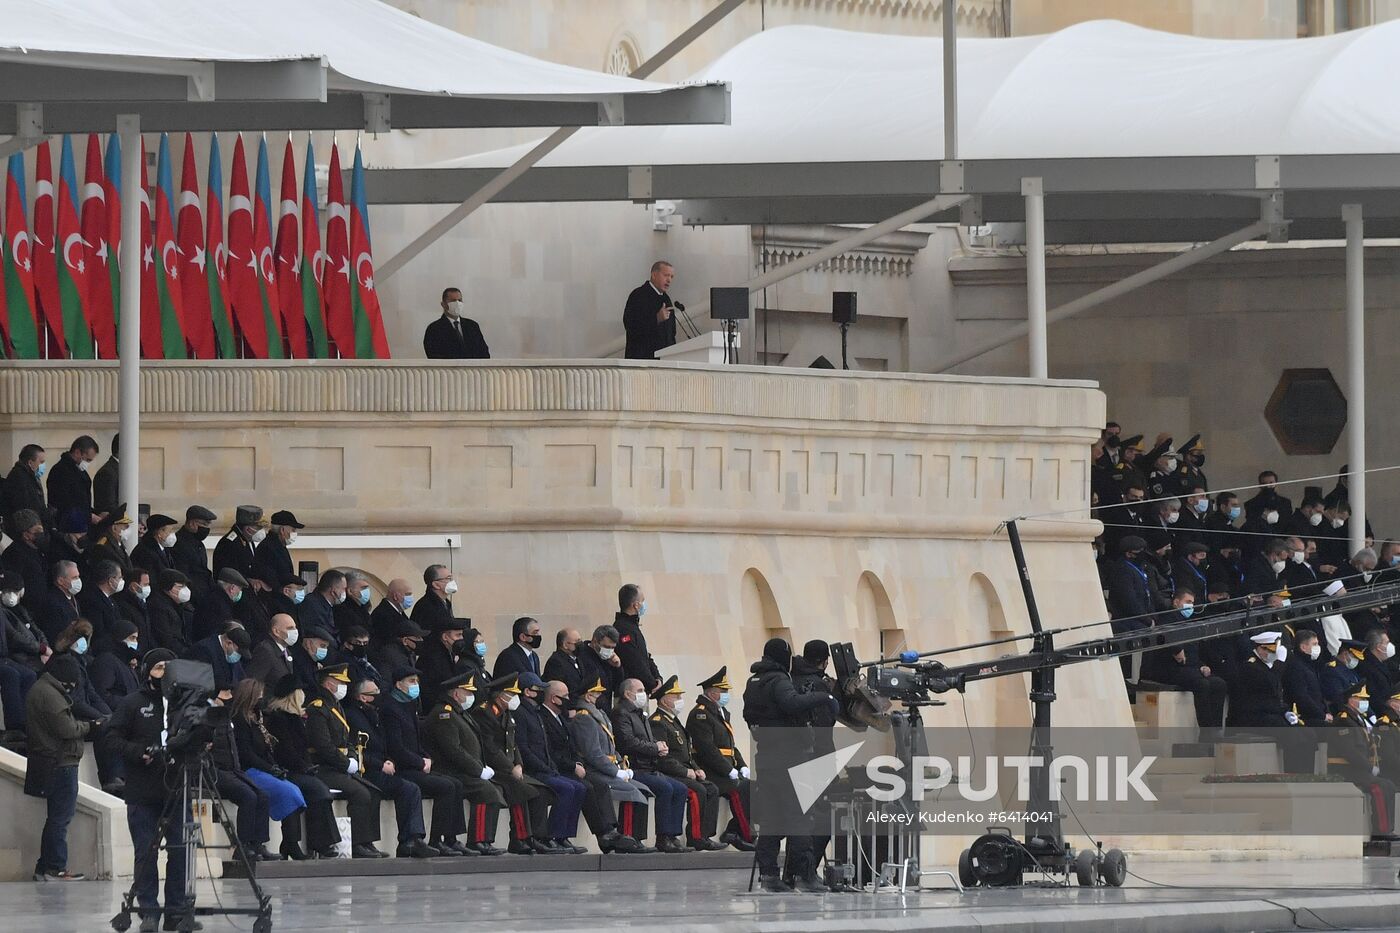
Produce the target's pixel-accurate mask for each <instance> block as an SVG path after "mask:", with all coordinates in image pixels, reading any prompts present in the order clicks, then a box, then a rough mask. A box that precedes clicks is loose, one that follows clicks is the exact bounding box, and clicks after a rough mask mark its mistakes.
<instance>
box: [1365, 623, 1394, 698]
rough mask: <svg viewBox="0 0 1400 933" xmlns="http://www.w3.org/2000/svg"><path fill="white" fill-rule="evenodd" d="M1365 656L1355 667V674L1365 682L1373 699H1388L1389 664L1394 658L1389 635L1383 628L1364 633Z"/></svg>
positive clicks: (1392, 645) (1390, 681)
mask: <svg viewBox="0 0 1400 933" xmlns="http://www.w3.org/2000/svg"><path fill="white" fill-rule="evenodd" d="M1365 640H1366V656H1365V657H1363V658H1362V659H1361V661H1360V663H1358V664H1357V665H1356V673H1357V675H1359V676H1360V677H1361V679H1362V681H1364V682H1365V684H1366V686H1367V688H1368V689H1369V690H1370V691H1371V696H1373V697H1388V696H1390V694H1391V693H1392V692H1393V689H1392V687H1391V684H1392V681H1393V674H1392V673H1391V667H1390V662H1391V659H1392V658H1394V657H1395V645H1394V643H1393V642H1391V640H1390V633H1388V632H1387V631H1386V630H1385V629H1383V628H1373V629H1371V630H1370V631H1369V632H1367V633H1366V639H1365Z"/></svg>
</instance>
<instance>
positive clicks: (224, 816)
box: [191, 764, 272, 929]
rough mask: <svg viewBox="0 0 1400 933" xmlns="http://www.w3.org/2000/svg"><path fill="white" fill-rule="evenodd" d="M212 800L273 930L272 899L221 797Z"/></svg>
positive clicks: (202, 773) (201, 776) (214, 796)
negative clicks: (265, 892) (261, 882)
mask: <svg viewBox="0 0 1400 933" xmlns="http://www.w3.org/2000/svg"><path fill="white" fill-rule="evenodd" d="M211 767H212V766H211V765H208V764H206V765H205V769H209V768H211ZM208 777H209V778H210V779H211V780H210V784H211V785H212V784H213V780H212V779H213V775H212V774H209V775H208ZM205 778H206V774H205V773H204V772H201V774H200V781H201V783H202V782H203V781H204V780H205ZM210 799H211V801H212V802H213V807H214V814H215V816H217V817H218V820H219V825H220V826H222V827H223V830H224V834H225V835H226V836H228V839H229V842H230V843H231V844H232V846H233V850H234V851H235V852H237V853H238V860H239V861H240V862H242V863H243V870H244V871H245V872H247V873H248V886H249V887H251V888H252V889H253V895H254V896H255V897H257V899H258V906H259V908H260V909H261V910H262V914H261V915H260V918H265V919H266V920H267V922H268V929H271V922H272V921H271V917H272V899H271V898H270V897H268V896H267V895H265V894H263V890H262V885H260V884H258V878H257V873H256V870H255V869H254V867H253V862H252V860H251V859H249V858H248V853H247V851H245V850H244V848H243V844H242V842H241V840H239V838H238V832H237V830H236V829H235V828H234V825H233V820H232V819H231V818H230V817H229V815H228V810H227V809H226V808H225V807H224V802H223V800H222V799H221V798H220V797H219V795H218V793H217V791H216V792H215V793H213V794H212V795H211V796H210ZM191 877H193V876H191Z"/></svg>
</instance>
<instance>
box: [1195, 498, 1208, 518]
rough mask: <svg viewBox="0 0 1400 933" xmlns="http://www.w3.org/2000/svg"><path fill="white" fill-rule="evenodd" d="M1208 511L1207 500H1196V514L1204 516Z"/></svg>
mask: <svg viewBox="0 0 1400 933" xmlns="http://www.w3.org/2000/svg"><path fill="white" fill-rule="evenodd" d="M1209 509H1210V502H1209V501H1208V500H1206V499H1198V500H1197V501H1196V512H1197V513H1198V514H1200V515H1204V514H1206V512H1207V511H1208V510H1209Z"/></svg>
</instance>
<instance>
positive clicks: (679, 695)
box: [647, 674, 727, 852]
mask: <svg viewBox="0 0 1400 933" xmlns="http://www.w3.org/2000/svg"><path fill="white" fill-rule="evenodd" d="M684 693H685V691H684V690H683V689H682V687H681V685H680V683H679V682H678V679H677V678H676V676H675V675H674V674H672V675H671V676H670V677H668V678H667V679H666V680H665V682H664V683H662V684H661V686H660V687H658V688H657V696H656V712H654V713H652V714H651V716H650V717H649V718H648V719H647V725H648V726H649V727H650V728H651V736H652V738H654V739H655V740H656V742H657V744H664V745H665V746H666V749H667V751H666V754H665V755H662V756H661V757H660V758H658V759H657V760H656V769H657V770H658V771H659V772H661V773H662V774H664V775H666V776H667V777H669V778H672V779H674V780H677V781H680V782H681V783H682V784H684V785H685V788H686V813H687V814H689V820H688V822H687V824H686V837H685V841H686V845H687V846H689V847H690V848H692V849H695V850H696V851H699V852H716V851H718V850H720V849H724V848H727V846H726V845H725V844H724V843H722V842H716V841H715V838H714V837H715V833H716V832H717V831H718V828H719V788H718V787H717V786H716V785H715V782H714V781H713V780H711V779H710V776H709V774H708V773H706V771H705V769H704V767H703V766H702V765H701V764H700V762H699V761H698V760H697V759H696V757H695V753H694V750H693V749H692V748H691V744H690V736H689V735H688V734H687V733H686V731H685V726H684V725H682V724H681V713H682V712H683V711H684V709H685V699H684ZM658 848H660V847H659V846H658Z"/></svg>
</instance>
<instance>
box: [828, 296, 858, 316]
mask: <svg viewBox="0 0 1400 933" xmlns="http://www.w3.org/2000/svg"><path fill="white" fill-rule="evenodd" d="M831 321H832V323H834V324H854V323H855V322H856V293H855V292H832V293H831Z"/></svg>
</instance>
